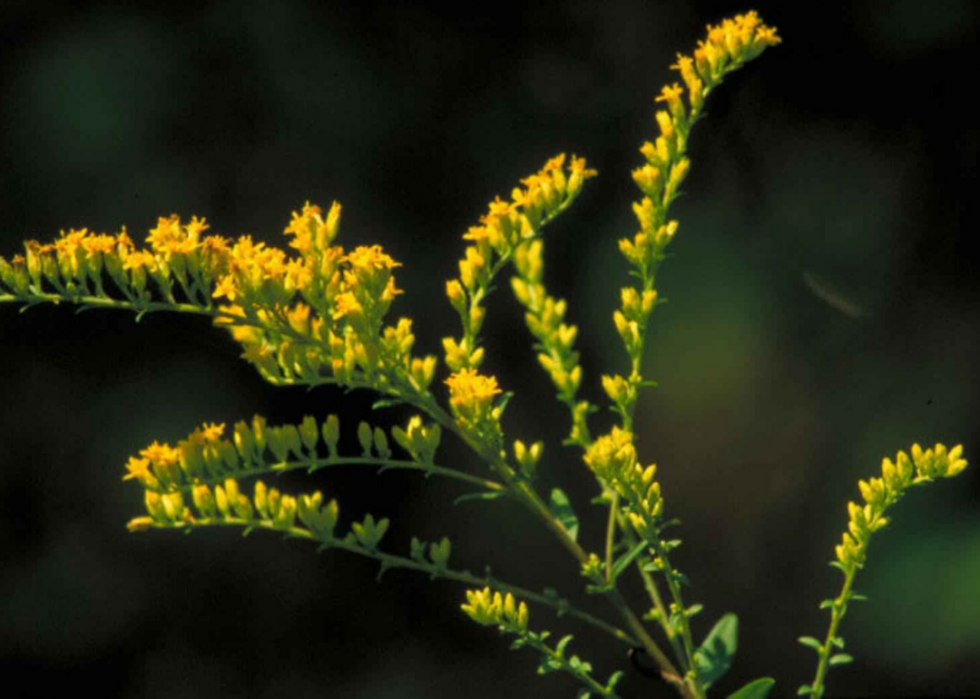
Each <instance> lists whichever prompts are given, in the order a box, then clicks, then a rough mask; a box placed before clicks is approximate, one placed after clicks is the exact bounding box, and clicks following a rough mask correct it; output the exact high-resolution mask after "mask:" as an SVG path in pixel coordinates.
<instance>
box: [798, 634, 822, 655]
mask: <svg viewBox="0 0 980 699" xmlns="http://www.w3.org/2000/svg"><path fill="white" fill-rule="evenodd" d="M796 640H797V641H798V642H799V643H800V645H802V646H806V647H807V648H813V650H815V651H817V652H818V653H823V644H822V643H820V641H818V640H817V639H815V638H814V637H813V636H800V637H799V638H798V639H796Z"/></svg>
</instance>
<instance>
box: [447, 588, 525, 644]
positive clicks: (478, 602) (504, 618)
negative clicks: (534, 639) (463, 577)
mask: <svg viewBox="0 0 980 699" xmlns="http://www.w3.org/2000/svg"><path fill="white" fill-rule="evenodd" d="M466 600H467V604H463V605H460V608H461V609H462V610H463V611H464V612H466V614H467V616H469V617H470V618H471V619H472V620H473V621H475V622H476V623H478V624H483V625H484V626H487V625H490V624H496V625H499V626H501V627H503V628H504V629H505V630H507V631H511V632H512V633H522V632H526V631H527V622H528V610H527V605H526V604H525V603H524V602H521V603H520V604H519V605H518V604H517V600H515V599H514V595H512V594H511V593H509V592H508V593H507V595H506V596H503V595H501V594H500V593H499V592H492V591H491V590H490V588H489V587H485V588H483V589H482V590H467V591H466Z"/></svg>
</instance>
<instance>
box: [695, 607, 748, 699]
mask: <svg viewBox="0 0 980 699" xmlns="http://www.w3.org/2000/svg"><path fill="white" fill-rule="evenodd" d="M688 616H690V614H688ZM737 649H738V617H737V616H736V615H735V614H731V613H729V614H725V615H724V616H722V617H721V618H720V619H719V620H718V621H716V622H715V625H714V626H713V627H712V629H711V631H710V632H709V633H708V635H707V637H706V638H705V639H704V642H703V643H701V646H700V647H699V648H698V650H697V653H695V655H694V662H695V666H696V669H697V673H698V678H699V679H700V680H701V681H702V682H703V683H704V684H705V686H706V687H707V686H710V685H711V684H712V683H713V682H717V681H718V680H719V679H721V678H722V677H724V675H725V673H726V672H728V670H729V669H730V668H731V666H732V660H733V659H734V658H735V651H736V650H737ZM739 691H741V690H739Z"/></svg>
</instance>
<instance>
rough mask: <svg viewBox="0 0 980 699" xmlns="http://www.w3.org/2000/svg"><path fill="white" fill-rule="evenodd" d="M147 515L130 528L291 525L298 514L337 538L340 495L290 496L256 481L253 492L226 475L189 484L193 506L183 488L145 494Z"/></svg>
mask: <svg viewBox="0 0 980 699" xmlns="http://www.w3.org/2000/svg"><path fill="white" fill-rule="evenodd" d="M144 496H145V497H144V500H145V503H146V510H147V513H148V515H149V516H142V517H135V518H133V519H132V520H130V521H129V523H128V524H127V528H128V529H129V530H130V531H132V532H136V531H143V530H145V529H150V528H154V527H157V528H183V527H195V526H208V525H212V524H221V523H224V524H241V525H246V526H254V527H263V528H267V529H277V530H281V531H292V530H294V528H295V527H296V520H297V518H298V519H299V521H300V523H301V524H302V525H304V526H305V528H306V529H307V530H308V532H309V533H310V534H311V535H312V536H313V537H315V538H317V539H319V540H321V541H324V542H329V541H331V540H332V539H333V532H334V528H335V527H336V524H337V517H338V516H339V511H340V508H339V506H338V505H337V501H336V500H331V501H330V502H329V503H328V504H326V505H324V504H323V493H321V492H319V491H317V492H315V493H310V494H305V495H299V496H295V497H294V496H292V495H285V494H283V493H281V492H279V490H278V489H276V488H269V487H267V486H266V485H265V483H263V482H262V481H256V482H255V491H254V494H253V496H252V497H251V498H250V497H248V496H247V495H245V494H244V493H242V492H241V490H240V488H239V485H238V481H236V480H235V479H233V478H227V479H225V481H224V482H223V483H222V484H221V485H216V486H214V487H213V488H212V487H211V486H209V485H206V484H198V485H195V486H194V487H193V488H192V489H191V501H192V503H193V505H194V508H193V509H191V507H190V505H188V504H187V503H186V501H185V496H184V493H183V492H182V491H179V490H178V491H174V492H171V493H158V492H156V491H154V490H147V491H146V492H145V494H144Z"/></svg>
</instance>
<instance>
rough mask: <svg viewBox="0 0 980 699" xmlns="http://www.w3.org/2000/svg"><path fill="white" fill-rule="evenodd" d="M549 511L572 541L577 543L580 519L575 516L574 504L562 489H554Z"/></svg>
mask: <svg viewBox="0 0 980 699" xmlns="http://www.w3.org/2000/svg"><path fill="white" fill-rule="evenodd" d="M549 509H551V514H553V515H554V516H555V519H557V520H558V521H559V522H561V525H562V526H563V527H564V528H565V531H566V532H568V536H569V537H571V539H572V541H575V540H576V538H577V537H578V517H576V516H575V511H574V510H573V509H572V503H571V501H570V500H569V499H568V496H567V495H565V492H564V491H563V490H562V489H561V488H552V490H551V502H550V505H549Z"/></svg>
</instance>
